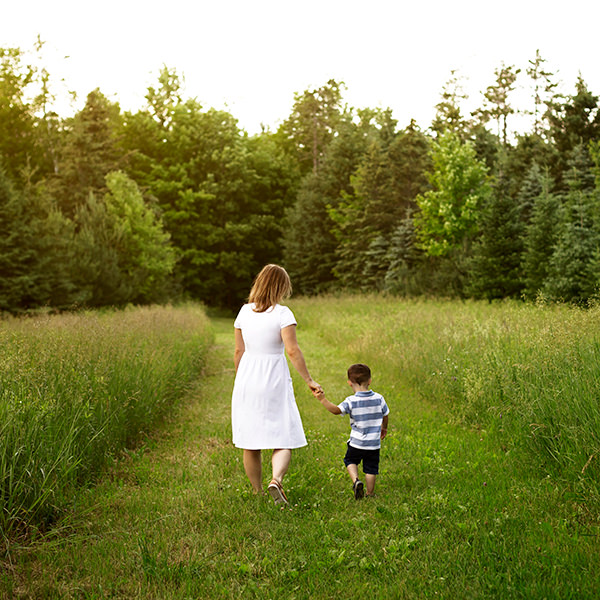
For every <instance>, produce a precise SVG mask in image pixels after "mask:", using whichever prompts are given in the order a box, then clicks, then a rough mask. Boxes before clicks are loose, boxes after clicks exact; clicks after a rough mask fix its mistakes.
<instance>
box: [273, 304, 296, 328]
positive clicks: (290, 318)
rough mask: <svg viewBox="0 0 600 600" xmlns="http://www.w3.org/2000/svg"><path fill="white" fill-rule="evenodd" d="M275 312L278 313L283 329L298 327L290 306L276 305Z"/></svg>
mask: <svg viewBox="0 0 600 600" xmlns="http://www.w3.org/2000/svg"><path fill="white" fill-rule="evenodd" d="M274 311H277V315H278V316H279V322H280V325H281V327H287V326H288V325H296V317H294V313H293V312H292V309H291V308H290V307H289V306H285V305H284V304H276V305H275V307H274Z"/></svg>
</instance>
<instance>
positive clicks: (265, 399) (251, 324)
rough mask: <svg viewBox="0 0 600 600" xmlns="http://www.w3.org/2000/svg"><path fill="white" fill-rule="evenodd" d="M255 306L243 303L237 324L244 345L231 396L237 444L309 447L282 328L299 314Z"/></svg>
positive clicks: (278, 306)
mask: <svg viewBox="0 0 600 600" xmlns="http://www.w3.org/2000/svg"><path fill="white" fill-rule="evenodd" d="M253 308H254V304H245V305H244V306H242V308H241V309H240V312H239V314H238V316H237V318H236V320H235V323H234V327H236V328H237V329H241V330H242V337H243V338H244V346H245V350H244V354H243V355H242V358H241V360H240V363H239V366H238V370H237V373H236V376H235V383H234V385H233V395H232V400H231V426H232V433H233V443H234V445H235V446H237V447H238V448H245V449H247V450H261V449H266V448H300V447H301V446H306V437H305V436H304V430H303V428H302V420H301V418H300V413H299V412H298V407H297V405H296V399H295V398H294V389H293V387H292V378H291V376H290V370H289V368H288V364H287V360H286V357H285V353H284V345H283V340H282V338H281V330H282V329H283V328H284V327H287V326H288V325H295V324H296V319H295V318H294V315H293V313H292V311H291V310H290V309H289V308H288V307H287V306H282V305H281V304H276V305H275V306H274V307H271V308H269V309H268V310H267V311H265V312H262V313H258V312H254V310H253Z"/></svg>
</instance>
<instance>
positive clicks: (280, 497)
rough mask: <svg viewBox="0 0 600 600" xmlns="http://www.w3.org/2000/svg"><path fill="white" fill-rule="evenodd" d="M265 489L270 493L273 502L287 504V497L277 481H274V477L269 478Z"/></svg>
mask: <svg viewBox="0 0 600 600" xmlns="http://www.w3.org/2000/svg"><path fill="white" fill-rule="evenodd" d="M267 491H268V492H269V494H271V498H273V500H274V501H275V504H288V499H287V498H286V495H285V493H284V491H283V488H282V487H281V484H280V483H279V481H276V480H275V479H273V480H271V483H270V484H269V487H268V488H267Z"/></svg>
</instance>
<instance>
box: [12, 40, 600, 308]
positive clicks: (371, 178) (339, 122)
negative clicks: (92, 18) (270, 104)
mask: <svg viewBox="0 0 600 600" xmlns="http://www.w3.org/2000/svg"><path fill="white" fill-rule="evenodd" d="M37 50H38V51H42V50H43V45H42V44H39V45H38V48H37ZM518 83H519V84H520V85H523V84H524V83H528V84H529V86H530V88H531V90H532V94H531V106H529V107H527V108H526V109H525V112H527V113H528V114H529V115H530V119H529V123H530V125H529V131H526V132H516V131H515V130H514V129H513V128H512V127H511V123H512V121H511V120H512V119H513V118H514V116H515V114H516V113H517V112H518V111H517V108H516V107H515V106H513V105H512V104H511V95H512V93H513V91H514V90H515V88H516V86H517V84H518ZM557 89H558V87H557V83H556V82H555V81H554V76H553V74H552V73H550V72H549V71H548V69H547V67H546V66H545V61H544V59H542V58H541V56H540V54H539V52H538V53H537V54H536V56H535V58H534V59H532V60H530V61H529V62H528V66H527V68H526V69H525V70H522V69H518V68H517V67H516V66H506V65H502V66H501V68H499V69H497V70H496V72H495V80H494V82H493V83H492V84H491V85H490V86H488V87H487V88H486V90H484V91H483V92H482V100H481V106H480V107H479V108H478V109H476V110H474V111H471V112H470V114H465V113H464V112H463V104H464V100H465V95H464V93H462V91H461V87H460V81H459V80H458V78H457V77H456V76H455V74H454V73H453V74H452V77H451V78H450V80H449V81H448V83H447V84H446V86H445V87H444V89H443V91H442V94H441V99H440V102H439V103H438V105H437V113H436V116H435V119H434V120H433V122H432V124H431V127H430V128H429V129H428V130H426V131H424V130H422V129H420V128H419V127H418V126H417V125H416V124H415V123H414V122H413V121H411V122H410V123H409V124H408V125H407V126H406V127H404V128H402V127H399V126H398V123H397V122H396V121H395V120H394V119H393V117H392V114H391V111H390V110H382V109H369V108H362V109H356V108H351V107H348V106H347V105H346V104H345V103H344V101H343V91H344V86H343V84H342V83H340V82H336V81H334V80H330V81H328V82H327V83H325V84H324V85H323V86H322V87H320V88H318V89H314V90H306V91H304V92H303V93H298V94H296V96H295V98H294V102H293V105H292V109H291V112H290V116H289V118H288V119H286V120H285V121H284V122H283V123H282V124H281V125H280V126H279V128H278V129H277V131H274V132H272V131H269V130H267V131H263V132H262V133H261V134H258V135H254V136H250V135H248V134H247V133H245V132H244V131H243V130H241V129H240V128H239V126H238V124H237V121H236V119H235V118H234V117H233V116H232V115H231V114H229V113H228V112H225V111H221V110H215V109H211V108H208V109H207V108H205V107H203V106H201V104H199V102H198V101H197V100H195V99H191V98H185V97H184V93H183V88H182V85H181V82H180V79H179V76H178V75H177V73H176V72H175V71H173V70H170V69H168V68H166V67H165V68H163V70H162V71H161V73H160V76H159V78H158V81H157V84H156V86H155V87H150V88H149V89H148V93H147V95H146V100H147V103H146V106H144V107H143V108H141V109H140V110H138V111H137V112H135V113H134V112H124V111H121V109H120V106H119V105H118V104H117V103H115V102H112V101H110V100H109V99H107V98H106V97H105V96H104V95H103V94H102V92H101V91H100V90H98V89H96V90H93V91H91V92H90V93H89V95H88V97H87V99H86V102H85V105H84V106H83V108H81V109H80V110H79V111H78V112H76V113H75V114H74V115H73V116H71V117H68V118H67V117H64V118H63V117H61V116H59V115H58V114H56V113H55V112H53V111H52V106H53V101H54V97H53V95H52V91H51V90H52V81H51V78H50V75H49V74H48V72H47V71H46V70H44V69H36V68H33V67H31V66H29V63H28V59H27V53H26V52H24V51H22V50H20V49H13V48H5V49H0V232H1V235H0V277H1V283H2V285H1V286H0V310H8V311H11V312H18V311H22V310H28V309H32V308H37V307H41V306H50V307H56V308H67V307H73V306H102V305H123V304H127V303H131V302H134V303H146V302H156V301H163V300H165V299H169V298H174V297H182V296H183V297H188V298H193V299H198V300H201V301H203V302H205V303H206V304H209V305H219V306H236V305H237V304H239V302H240V301H242V300H243V298H244V296H245V294H246V293H247V290H248V287H249V284H250V282H251V280H252V277H253V276H254V274H255V273H256V272H257V271H258V269H259V268H260V267H261V266H262V265H263V264H264V263H266V262H282V263H283V264H284V265H285V266H286V267H287V268H288V270H289V271H290V273H291V275H292V277H293V281H294V285H295V288H296V289H297V290H298V291H300V292H302V293H306V294H310V293H314V292H319V291H323V290H327V289H330V290H331V289H354V290H357V289H363V290H365V289H367V290H385V291H388V292H391V293H395V294H404V295H413V294H443V295H457V296H460V297H466V296H472V297H476V298H487V299H493V298H503V297H517V298H518V297H525V298H529V299H533V298H536V297H538V296H540V295H542V296H544V297H545V298H548V299H555V300H564V301H575V302H585V301H587V300H588V299H589V298H590V297H592V296H594V295H595V294H596V291H597V288H598V284H599V282H600V210H599V208H598V206H599V202H598V199H599V195H600V111H599V104H598V97H597V96H596V95H594V94H593V93H592V92H591V91H590V90H589V89H588V87H587V85H586V84H585V82H584V80H583V79H582V78H581V77H580V78H579V79H578V80H577V82H576V83H575V89H574V91H573V93H572V94H570V95H562V94H559V93H558V92H557ZM521 112H523V111H522V110H521Z"/></svg>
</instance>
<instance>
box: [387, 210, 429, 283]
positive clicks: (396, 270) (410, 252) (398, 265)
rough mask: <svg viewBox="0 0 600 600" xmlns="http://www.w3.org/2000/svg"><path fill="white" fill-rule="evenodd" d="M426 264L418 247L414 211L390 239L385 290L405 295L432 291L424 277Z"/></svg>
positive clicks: (404, 219)
mask: <svg viewBox="0 0 600 600" xmlns="http://www.w3.org/2000/svg"><path fill="white" fill-rule="evenodd" d="M425 263H426V261H425V257H424V256H423V252H422V251H421V250H419V248H418V246H417V234H416V231H415V225H414V220H413V216H412V211H407V214H406V215H405V217H404V218H403V219H402V220H401V221H400V223H399V224H398V226H397V227H396V229H394V231H393V232H392V235H391V237H390V243H389V247H388V251H387V255H386V266H387V270H386V273H385V278H384V290H386V291H389V292H392V293H394V294H405V295H410V294H420V293H424V292H426V291H430V290H429V289H428V282H427V281H425V278H424V277H423V275H424V273H423V267H424V266H425Z"/></svg>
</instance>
